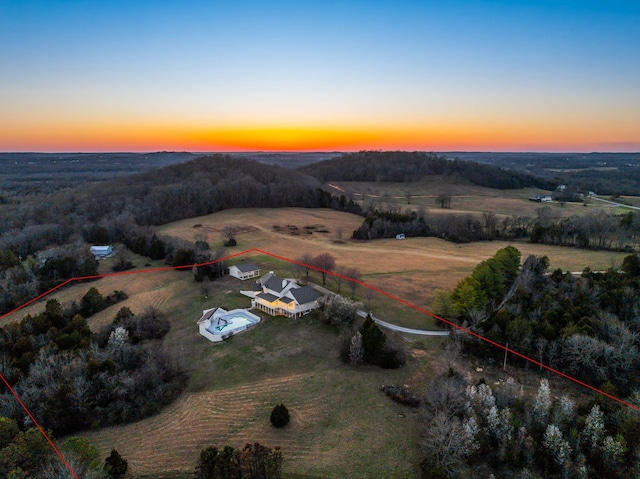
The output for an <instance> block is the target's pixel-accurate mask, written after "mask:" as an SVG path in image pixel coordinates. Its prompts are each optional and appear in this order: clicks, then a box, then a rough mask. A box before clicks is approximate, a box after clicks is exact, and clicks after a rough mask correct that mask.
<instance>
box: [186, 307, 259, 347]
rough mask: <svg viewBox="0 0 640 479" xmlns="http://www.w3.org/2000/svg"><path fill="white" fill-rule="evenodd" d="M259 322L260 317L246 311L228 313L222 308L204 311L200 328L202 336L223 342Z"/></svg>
mask: <svg viewBox="0 0 640 479" xmlns="http://www.w3.org/2000/svg"><path fill="white" fill-rule="evenodd" d="M259 322H260V316H257V315H255V314H253V313H250V312H249V311H247V310H245V309H234V310H231V311H226V310H224V309H222V308H214V309H207V310H204V311H203V314H202V318H200V320H199V321H198V327H199V330H200V334H201V335H202V336H204V337H206V338H207V339H209V340H210V341H222V340H223V339H227V338H229V337H231V336H233V335H234V334H237V333H239V332H242V331H245V330H247V329H248V328H250V327H251V326H254V325H256V324H258V323H259Z"/></svg>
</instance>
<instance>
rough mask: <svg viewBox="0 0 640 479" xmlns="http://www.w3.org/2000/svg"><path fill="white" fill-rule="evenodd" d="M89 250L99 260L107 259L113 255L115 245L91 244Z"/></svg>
mask: <svg viewBox="0 0 640 479" xmlns="http://www.w3.org/2000/svg"><path fill="white" fill-rule="evenodd" d="M89 250H90V251H91V254H92V255H93V256H94V258H95V259H97V260H101V259H106V258H110V257H111V256H113V246H90V247H89Z"/></svg>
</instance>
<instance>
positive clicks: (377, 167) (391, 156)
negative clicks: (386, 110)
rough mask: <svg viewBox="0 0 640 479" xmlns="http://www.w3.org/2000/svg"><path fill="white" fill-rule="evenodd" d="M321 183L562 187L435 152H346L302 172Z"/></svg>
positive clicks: (509, 187) (506, 187) (511, 171)
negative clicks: (446, 180) (436, 181)
mask: <svg viewBox="0 0 640 479" xmlns="http://www.w3.org/2000/svg"><path fill="white" fill-rule="evenodd" d="M300 171H302V172H305V173H307V174H309V175H311V176H313V177H314V178H317V179H318V180H320V181H321V182H323V183H325V182H327V181H390V182H412V181H419V180H421V179H423V178H425V177H427V176H430V175H443V176H449V177H457V178H459V179H461V180H466V181H469V182H470V183H472V184H474V185H478V186H486V187H488V188H496V189H514V188H524V187H536V188H541V189H544V190H553V189H555V188H556V186H558V184H557V183H554V182H553V181H550V180H547V179H543V178H540V177H537V176H534V175H531V174H528V173H524V172H521V171H518V170H506V169H503V168H499V167H497V166H492V165H486V164H481V163H477V162H474V161H463V160H455V159H454V160H448V159H446V158H445V157H443V156H439V155H437V154H435V153H424V152H406V151H384V152H382V151H360V152H357V153H344V154H342V155H341V156H339V157H337V158H333V159H331V160H325V161H322V162H318V163H313V164H311V165H308V166H305V167H303V168H301V169H300Z"/></svg>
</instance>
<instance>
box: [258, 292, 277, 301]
mask: <svg viewBox="0 0 640 479" xmlns="http://www.w3.org/2000/svg"><path fill="white" fill-rule="evenodd" d="M258 298H260V299H264V300H265V301H268V302H269V303H273V302H274V301H276V300H277V299H278V297H277V296H275V295H273V294H271V293H260V294H259V295H258Z"/></svg>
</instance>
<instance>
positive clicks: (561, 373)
mask: <svg viewBox="0 0 640 479" xmlns="http://www.w3.org/2000/svg"><path fill="white" fill-rule="evenodd" d="M249 253H260V254H264V255H266V256H270V257H272V258H275V259H279V260H281V261H285V262H287V263H291V264H296V265H299V266H303V267H305V268H309V269H312V270H314V271H319V272H321V273H325V274H327V275H330V276H333V277H336V278H342V279H344V280H347V281H351V282H353V283H356V284H359V285H361V286H364V287H365V288H369V289H370V290H372V291H375V292H377V293H380V294H382V295H384V296H386V297H387V298H390V299H392V300H394V301H397V302H398V303H400V304H403V305H405V306H408V307H409V308H411V309H414V310H416V311H418V312H420V313H422V314H425V315H427V316H431V317H432V318H434V319H437V320H438V321H440V322H442V323H444V324H446V325H448V326H450V327H452V328H455V329H457V330H459V331H462V332H464V333H466V334H469V335H471V336H473V337H475V338H477V339H480V340H482V341H484V342H486V343H488V344H491V345H492V346H495V347H496V348H499V349H501V350H503V351H506V352H508V353H511V354H513V355H514V356H517V357H519V358H521V359H524V360H525V361H528V362H530V363H531V364H534V365H536V366H539V367H540V368H544V369H546V370H547V371H550V372H552V373H554V374H556V375H558V376H560V377H563V378H565V379H568V380H570V381H573V382H574V383H576V384H578V385H580V386H582V387H584V388H587V389H590V390H591V391H593V392H596V393H598V394H601V395H603V396H606V397H608V398H609V399H612V400H613V401H616V402H618V403H620V404H622V405H624V406H627V407H629V408H631V409H635V410H636V411H640V407H639V406H636V405H634V404H631V403H629V402H627V401H624V400H622V399H620V398H618V397H616V396H613V395H611V394H609V393H607V392H605V391H602V390H601V389H598V388H596V387H595V386H591V385H590V384H587V383H585V382H582V381H580V380H579V379H576V378H574V377H573V376H570V375H568V374H566V373H563V372H562V371H559V370H557V369H554V368H552V367H551V366H547V365H546V364H544V363H541V362H540V361H537V360H535V359H533V358H530V357H529V356H526V355H524V354H522V353H519V352H518V351H515V350H513V349H511V348H508V347H506V346H504V345H502V344H500V343H497V342H495V341H493V340H491V339H489V338H485V337H484V336H482V335H480V334H478V333H476V332H474V331H471V330H470V329H467V328H464V327H462V326H459V325H457V324H455V323H453V322H451V321H449V320H447V319H444V318H441V317H440V316H437V315H435V314H433V313H432V312H430V311H427V310H426V309H422V308H420V307H419V306H416V305H415V304H413V303H410V302H409V301H406V300H404V299H402V298H399V297H397V296H395V295H393V294H391V293H388V292H386V291H384V290H382V289H379V288H377V287H375V286H371V285H370V284H367V283H365V282H364V281H361V280H358V279H354V278H350V277H348V276H344V275H342V274H339V273H334V272H333V271H328V270H324V269H322V268H318V267H316V266H312V265H309V264H306V263H302V262H300V261H296V260H292V259H290V258H287V257H285V256H280V255H277V254H275V253H270V252H269V251H264V250H261V249H259V248H251V249H248V250H245V251H241V252H239V253H235V254H231V255H228V256H225V257H223V258H218V259H215V260H212V261H208V262H205V263H198V264H191V265H185V266H166V267H159V268H152V269H143V270H136V271H122V272H118V273H105V274H98V275H93V276H82V277H77V278H70V279H68V280H66V281H64V282H63V283H61V284H59V285H58V286H56V287H54V288H51V289H50V290H49V291H47V292H46V293H43V294H41V295H39V296H37V297H35V298H33V299H32V300H30V301H27V302H26V303H24V304H23V305H21V306H18V307H17V308H15V309H14V310H12V311H10V312H8V313H5V314H3V315H1V316H0V320H2V319H4V318H6V317H7V316H9V315H11V314H13V313H15V312H17V311H20V310H21V309H23V308H25V307H26V306H28V305H30V304H33V303H34V302H36V301H38V300H40V299H42V298H44V297H45V296H48V295H49V294H51V293H53V292H54V291H56V290H58V289H60V288H62V287H63V286H66V285H67V284H70V283H72V282H74V281H83V280H89V279H100V278H106V277H111V276H124V275H134V274H145V273H156V272H159V271H173V270H181V269H188V268H193V267H194V266H208V265H212V264H216V263H219V262H221V261H226V260H228V259H231V258H236V257H238V256H243V255H245V254H249ZM0 379H2V381H3V382H4V384H5V385H6V386H7V388H9V390H10V391H11V393H12V394H13V395H14V396H15V398H16V400H17V401H18V403H19V404H20V406H21V407H22V409H24V411H25V412H26V413H27V415H28V416H29V418H30V419H31V420H32V421H33V423H34V424H35V425H36V426H37V428H38V430H39V431H40V433H41V434H42V435H43V436H44V438H45V439H46V440H47V442H48V443H49V444H50V445H51V447H52V448H53V450H54V451H55V452H56V454H57V455H58V457H60V459H61V460H62V462H63V463H64V465H65V466H66V467H67V469H68V470H69V472H70V473H71V474H72V475H73V477H74V478H75V479H78V476H77V475H76V474H75V473H74V472H73V470H72V469H71V466H69V463H68V462H67V461H66V460H65V459H64V457H63V455H62V454H61V453H60V451H59V450H58V449H57V448H56V447H55V445H54V444H53V442H52V441H51V439H49V437H48V436H47V434H46V433H45V431H44V430H43V429H42V427H40V425H39V424H38V422H37V421H36V419H35V418H34V417H33V415H32V414H31V412H30V411H29V410H28V409H27V407H26V406H25V404H24V403H23V402H22V401H21V400H20V398H19V397H18V395H17V394H16V392H15V391H14V390H13V388H12V387H11V386H10V385H9V383H8V381H7V380H6V378H5V377H4V375H2V373H0Z"/></svg>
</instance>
